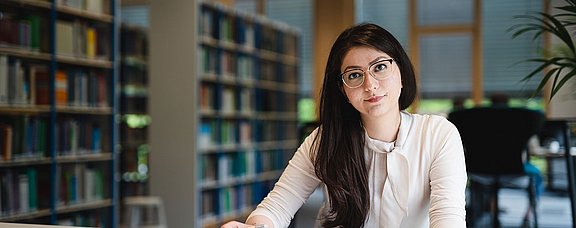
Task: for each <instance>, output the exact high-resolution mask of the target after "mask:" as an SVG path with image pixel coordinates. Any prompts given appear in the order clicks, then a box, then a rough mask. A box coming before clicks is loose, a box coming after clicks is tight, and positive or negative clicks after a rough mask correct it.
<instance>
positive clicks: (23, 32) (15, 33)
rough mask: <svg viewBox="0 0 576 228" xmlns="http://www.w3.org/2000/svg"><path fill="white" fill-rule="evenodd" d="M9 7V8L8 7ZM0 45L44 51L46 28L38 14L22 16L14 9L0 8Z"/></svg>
mask: <svg viewBox="0 0 576 228" xmlns="http://www.w3.org/2000/svg"><path fill="white" fill-rule="evenodd" d="M8 9H9V8H8ZM0 12H1V13H2V17H0V45H1V46H8V47H17V48H21V49H25V50H31V51H46V50H47V47H48V39H47V38H43V37H48V34H49V33H48V30H47V26H46V21H47V20H48V18H42V17H41V16H40V15H26V16H22V15H20V14H18V12H16V11H8V10H4V9H2V10H0Z"/></svg>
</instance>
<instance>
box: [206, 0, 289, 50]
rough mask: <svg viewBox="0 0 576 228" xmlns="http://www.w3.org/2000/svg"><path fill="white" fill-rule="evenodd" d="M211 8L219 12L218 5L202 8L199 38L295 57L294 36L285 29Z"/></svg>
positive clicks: (276, 24) (246, 16) (283, 25)
mask: <svg viewBox="0 0 576 228" xmlns="http://www.w3.org/2000/svg"><path fill="white" fill-rule="evenodd" d="M211 7H216V8H222V7H219V6H218V5H217V4H213V5H212V6H208V5H204V6H203V8H202V10H201V16H200V35H201V36H203V37H208V38H210V39H216V40H219V41H223V42H227V43H233V44H238V45H241V46H242V47H243V48H244V49H253V48H256V49H262V50H267V51H271V52H275V53H283V54H287V55H291V56H296V54H297V50H296V48H297V43H296V35H295V34H296V33H297V32H296V31H291V30H289V29H288V27H287V25H285V24H281V23H272V22H270V21H266V22H264V21H265V20H262V19H260V18H259V17H258V16H252V15H247V14H243V13H240V12H234V13H233V14H223V13H220V12H218V11H220V10H222V9H224V8H222V9H213V8H211ZM224 10H227V9H224ZM281 31H282V32H281ZM287 31H288V32H287Z"/></svg>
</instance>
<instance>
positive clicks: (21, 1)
mask: <svg viewBox="0 0 576 228" xmlns="http://www.w3.org/2000/svg"><path fill="white" fill-rule="evenodd" d="M114 1H115V0H57V1H50V0H3V1H0V15H1V16H0V155H1V156H0V222H17V223H35V224H62V225H75V226H105V227H115V226H116V225H117V221H116V212H115V211H116V206H117V204H118V202H117V199H116V190H115V189H116V188H117V185H118V183H117V182H116V181H115V178H114V177H115V175H116V172H117V171H116V165H115V163H116V156H115V155H114V154H115V148H116V134H117V133H116V127H117V124H116V121H115V109H116V108H115V106H116V102H115V100H116V95H115V94H116V92H115V88H114V86H113V85H115V81H116V76H115V75H116V69H115V68H116V67H115V64H114V62H115V59H116V57H115V56H114V53H115V49H116V47H115V46H114V45H113V44H114V43H115V40H116V36H117V32H116V30H117V29H116V26H115V21H114V14H115V13H114V11H115V9H114V7H113V6H114V5H115V3H114Z"/></svg>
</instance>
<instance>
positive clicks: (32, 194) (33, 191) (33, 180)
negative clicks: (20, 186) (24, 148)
mask: <svg viewBox="0 0 576 228" xmlns="http://www.w3.org/2000/svg"><path fill="white" fill-rule="evenodd" d="M26 175H27V176H28V187H29V189H28V210H29V211H35V210H37V209H38V184H37V181H38V180H37V179H38V177H37V173H36V169H34V168H28V169H27V170H26Z"/></svg>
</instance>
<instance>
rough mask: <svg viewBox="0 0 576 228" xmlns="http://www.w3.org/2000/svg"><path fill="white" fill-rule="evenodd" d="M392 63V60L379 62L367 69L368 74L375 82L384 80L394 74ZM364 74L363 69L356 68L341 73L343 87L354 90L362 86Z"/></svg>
mask: <svg viewBox="0 0 576 228" xmlns="http://www.w3.org/2000/svg"><path fill="white" fill-rule="evenodd" d="M392 62H394V59H382V60H379V61H378V62H375V63H372V65H370V66H369V67H368V72H370V75H371V76H372V77H373V78H375V79H376V80H379V81H380V80H384V79H386V78H387V77H389V76H390V75H392V73H394V68H393V67H392ZM365 73H366V71H364V70H363V69H360V68H356V69H350V70H347V71H344V72H342V73H341V74H340V77H342V82H344V85H346V86H347V87H348V88H351V89H354V88H358V87H360V86H362V84H364V78H365V77H364V75H365Z"/></svg>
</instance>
